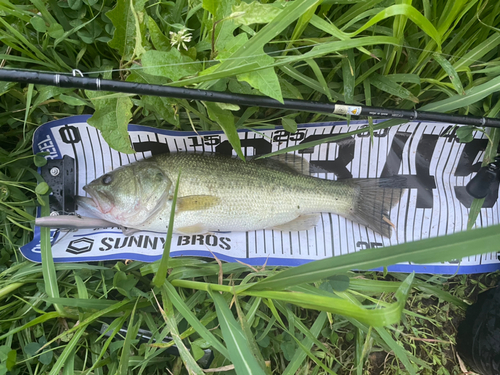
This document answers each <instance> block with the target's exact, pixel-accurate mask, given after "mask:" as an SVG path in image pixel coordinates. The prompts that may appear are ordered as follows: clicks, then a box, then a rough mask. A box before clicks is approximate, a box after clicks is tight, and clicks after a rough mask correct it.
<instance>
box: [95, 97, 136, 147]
mask: <svg viewBox="0 0 500 375" xmlns="http://www.w3.org/2000/svg"><path fill="white" fill-rule="evenodd" d="M85 93H86V94H87V96H88V97H89V99H90V101H91V102H92V104H94V107H95V112H94V114H93V115H92V117H91V118H89V119H88V120H87V122H88V123H89V125H91V126H93V127H95V128H96V129H99V130H100V131H101V134H102V136H103V137H104V140H105V141H106V142H107V143H108V144H109V146H110V147H112V148H113V149H115V150H117V151H119V152H124V153H127V154H132V153H134V150H133V149H132V145H131V144H130V138H129V135H128V124H129V123H130V120H131V119H132V112H131V109H132V101H131V100H130V98H129V97H128V96H119V97H115V96H111V97H108V95H107V93H105V92H94V91H88V90H87V91H85Z"/></svg>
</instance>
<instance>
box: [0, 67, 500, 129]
mask: <svg viewBox="0 0 500 375" xmlns="http://www.w3.org/2000/svg"><path fill="white" fill-rule="evenodd" d="M77 73H78V74H80V75H81V77H78V76H76V74H77ZM0 81H8V82H20V83H31V84H40V85H47V86H56V87H65V88H73V89H85V90H92V91H111V92H120V93H127V94H142V95H153V96H162V97H167V98H176V99H189V100H202V101H208V102H219V103H229V104H236V105H241V106H249V107H255V106H259V107H267V108H278V109H289V110H295V111H305V112H314V113H325V114H337V115H354V116H372V117H383V118H403V119H408V120H419V121H439V122H448V123H452V124H459V125H473V126H488V127H493V128H500V119H493V118H486V117H476V116H462V115H450V114H445V113H439V112H426V111H416V110H405V109H394V108H382V107H369V106H359V105H354V104H345V103H324V102H316V101H309V100H300V99H283V103H281V102H279V101H278V100H275V99H272V98H269V97H267V96H258V95H245V94H233V93H227V92H219V91H209V90H198V89H188V88H182V87H172V86H162V85H154V84H146V83H135V82H123V81H113V80H107V79H100V78H88V77H83V74H82V73H81V72H80V71H78V70H76V69H75V70H73V75H67V74H59V73H40V72H27V71H20V70H13V69H12V70H11V69H0Z"/></svg>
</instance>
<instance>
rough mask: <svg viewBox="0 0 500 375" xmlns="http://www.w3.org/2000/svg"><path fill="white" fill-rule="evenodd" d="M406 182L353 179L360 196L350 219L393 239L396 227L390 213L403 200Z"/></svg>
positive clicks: (401, 180)
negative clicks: (392, 234)
mask: <svg viewBox="0 0 500 375" xmlns="http://www.w3.org/2000/svg"><path fill="white" fill-rule="evenodd" d="M405 181H406V179H404V178H380V179H377V178H366V179H362V178H360V179H352V180H351V183H352V184H354V185H356V186H357V187H358V194H357V196H356V199H355V202H354V205H353V209H352V211H351V212H350V214H349V215H348V218H349V219H350V220H352V221H355V222H357V223H360V224H362V225H365V226H367V227H368V228H370V229H372V230H373V231H375V232H377V233H379V234H381V235H382V236H384V237H391V233H392V229H393V228H394V229H396V226H395V225H394V224H393V223H392V222H391V220H390V217H389V211H390V210H391V209H392V208H393V207H394V206H395V205H397V204H398V203H399V201H400V200H401V197H402V195H403V193H404V191H405V189H404V182H405Z"/></svg>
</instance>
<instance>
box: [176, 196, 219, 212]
mask: <svg viewBox="0 0 500 375" xmlns="http://www.w3.org/2000/svg"><path fill="white" fill-rule="evenodd" d="M219 202H220V198H219V197H215V196H213V195H188V196H185V197H178V198H177V212H180V211H198V210H206V209H209V208H212V207H214V206H216V205H217V204H219Z"/></svg>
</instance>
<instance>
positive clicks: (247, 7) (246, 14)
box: [231, 1, 282, 25]
mask: <svg viewBox="0 0 500 375" xmlns="http://www.w3.org/2000/svg"><path fill="white" fill-rule="evenodd" d="M277 4H278V3H272V4H262V3H259V2H257V1H252V2H251V3H245V2H241V3H240V4H238V5H236V6H233V8H232V11H233V13H232V14H231V17H232V18H233V19H234V22H236V23H237V24H240V25H252V24H255V23H269V22H271V21H272V20H273V19H274V18H275V17H276V16H277V15H278V14H279V13H280V12H281V11H282V8H281V7H279V6H276V5H277Z"/></svg>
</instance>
